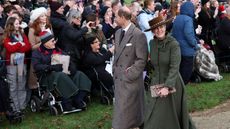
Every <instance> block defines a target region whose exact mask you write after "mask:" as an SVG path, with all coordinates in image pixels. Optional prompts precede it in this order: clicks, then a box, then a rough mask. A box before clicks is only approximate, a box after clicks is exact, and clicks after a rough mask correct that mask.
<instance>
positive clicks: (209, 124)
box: [191, 100, 230, 129]
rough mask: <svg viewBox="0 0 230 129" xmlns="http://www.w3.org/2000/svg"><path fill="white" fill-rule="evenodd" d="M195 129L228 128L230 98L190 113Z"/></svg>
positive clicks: (229, 125)
mask: <svg viewBox="0 0 230 129" xmlns="http://www.w3.org/2000/svg"><path fill="white" fill-rule="evenodd" d="M191 116H192V119H193V121H194V122H195V124H196V127H197V129H230V100H228V101H227V102H226V103H224V104H221V105H219V106H217V107H215V108H213V109H209V110H206V111H202V112H195V113H192V114H191Z"/></svg>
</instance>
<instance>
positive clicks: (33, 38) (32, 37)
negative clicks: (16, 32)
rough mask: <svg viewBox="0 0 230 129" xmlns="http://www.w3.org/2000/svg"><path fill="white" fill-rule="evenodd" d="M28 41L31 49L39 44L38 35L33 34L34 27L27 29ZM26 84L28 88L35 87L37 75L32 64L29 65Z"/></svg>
mask: <svg viewBox="0 0 230 129" xmlns="http://www.w3.org/2000/svg"><path fill="white" fill-rule="evenodd" d="M28 38H29V42H30V44H31V46H32V51H33V50H35V49H37V48H38V47H39V46H40V44H41V43H40V41H41V40H40V37H39V36H35V35H34V29H33V28H30V29H29V34H28ZM28 85H29V88H30V89H35V88H37V77H36V76H35V74H34V69H33V66H32V64H31V65H30V71H29V79H28Z"/></svg>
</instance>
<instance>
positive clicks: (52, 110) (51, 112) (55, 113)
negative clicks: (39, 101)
mask: <svg viewBox="0 0 230 129" xmlns="http://www.w3.org/2000/svg"><path fill="white" fill-rule="evenodd" d="M50 115H52V116H57V115H58V110H57V108H56V107H54V106H50Z"/></svg>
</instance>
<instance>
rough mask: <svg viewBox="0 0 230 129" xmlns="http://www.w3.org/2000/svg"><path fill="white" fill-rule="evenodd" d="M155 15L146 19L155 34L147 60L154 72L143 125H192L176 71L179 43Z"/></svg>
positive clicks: (174, 128) (150, 128) (188, 128)
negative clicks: (168, 33)
mask: <svg viewBox="0 0 230 129" xmlns="http://www.w3.org/2000/svg"><path fill="white" fill-rule="evenodd" d="M171 21H172V19H168V20H164V18H163V17H162V16H158V17H156V18H154V19H152V20H150V21H149V25H150V29H148V30H146V31H150V30H151V31H152V32H153V33H154V34H155V37H154V39H153V40H151V41H150V61H151V63H152V64H153V66H154V72H153V76H152V79H151V83H150V86H149V87H148V90H147V92H146V102H145V120H144V129H195V126H194V125H193V123H192V121H191V119H190V117H189V113H188V109H187V102H186V101H187V99H186V93H185V87H184V83H183V80H182V78H181V76H180V73H179V66H180V61H181V53H180V46H179V44H178V42H177V41H176V40H175V39H174V38H173V37H172V36H170V35H167V34H166V24H167V23H169V22H171Z"/></svg>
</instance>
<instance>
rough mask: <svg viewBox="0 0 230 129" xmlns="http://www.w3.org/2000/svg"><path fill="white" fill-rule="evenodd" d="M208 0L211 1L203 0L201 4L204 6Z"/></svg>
mask: <svg viewBox="0 0 230 129" xmlns="http://www.w3.org/2000/svg"><path fill="white" fill-rule="evenodd" d="M208 2H209V0H201V5H202V6H204V5H205V4H206V3H208Z"/></svg>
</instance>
